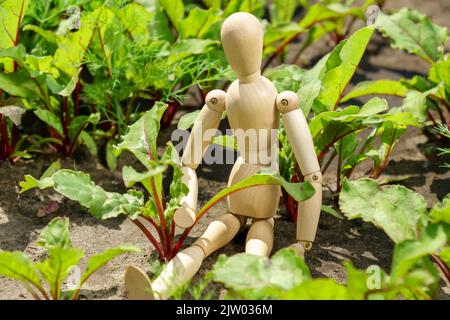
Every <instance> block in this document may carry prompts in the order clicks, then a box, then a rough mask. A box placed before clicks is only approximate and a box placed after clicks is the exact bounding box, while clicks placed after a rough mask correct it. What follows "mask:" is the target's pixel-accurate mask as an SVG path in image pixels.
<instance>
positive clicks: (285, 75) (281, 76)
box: [265, 64, 305, 103]
mask: <svg viewBox="0 0 450 320" xmlns="http://www.w3.org/2000/svg"><path fill="white" fill-rule="evenodd" d="M304 72H305V70H303V69H302V68H300V67H299V66H297V65H294V64H289V65H288V64H283V65H280V66H278V67H276V68H273V69H270V70H268V71H267V72H266V74H265V76H266V77H267V78H268V79H270V80H271V81H272V82H273V84H274V85H275V87H276V88H277V90H278V92H282V91H286V90H290V91H294V92H297V91H299V90H300V88H301V82H302V74H303V73H304ZM301 101H302V103H303V100H301Z"/></svg>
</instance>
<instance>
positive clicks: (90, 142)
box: [80, 130, 98, 156]
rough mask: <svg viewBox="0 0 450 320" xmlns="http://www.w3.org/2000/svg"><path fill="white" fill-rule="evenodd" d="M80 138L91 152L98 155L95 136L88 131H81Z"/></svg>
mask: <svg viewBox="0 0 450 320" xmlns="http://www.w3.org/2000/svg"><path fill="white" fill-rule="evenodd" d="M80 139H81V141H82V142H83V144H84V145H85V146H86V148H87V149H88V150H89V153H90V154H91V155H93V156H96V155H97V153H98V150H97V144H96V143H95V140H94V138H92V136H91V135H90V134H89V133H88V132H87V131H84V130H83V131H81V134H80Z"/></svg>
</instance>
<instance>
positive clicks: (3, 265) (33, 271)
mask: <svg viewBox="0 0 450 320" xmlns="http://www.w3.org/2000/svg"><path fill="white" fill-rule="evenodd" d="M37 244H38V245H39V246H40V247H42V248H43V249H45V251H46V256H45V257H44V258H43V259H42V260H41V261H39V262H33V261H32V260H31V259H30V258H28V257H27V256H26V255H25V254H24V253H22V252H20V251H16V252H8V251H2V252H0V275H2V276H5V277H7V278H10V279H13V280H16V281H18V282H19V283H20V284H21V285H22V286H23V287H24V288H25V289H26V290H27V291H28V292H29V293H30V294H31V296H32V297H33V298H34V299H36V300H42V299H44V300H66V299H69V300H76V299H78V298H79V296H80V290H81V289H82V287H83V285H85V284H86V281H87V280H88V279H89V278H90V277H91V276H92V275H93V274H94V273H95V272H96V271H98V269H100V268H101V267H103V266H104V265H106V264H107V263H108V262H109V261H111V260H112V259H114V258H116V257H118V256H120V255H123V254H127V253H133V252H138V248H136V247H135V246H130V245H122V246H118V247H116V248H112V249H107V250H105V251H103V252H102V253H100V254H97V255H95V256H92V257H90V258H89V260H88V262H87V268H86V270H85V271H84V273H83V274H80V278H79V279H75V280H76V281H75V283H71V285H72V287H70V288H66V287H67V286H65V281H66V280H67V278H68V277H70V276H71V274H72V272H73V269H74V267H77V266H78V264H79V263H80V261H81V259H83V257H84V251H83V250H82V249H79V248H75V247H73V246H72V242H71V240H70V235H69V219H67V218H64V219H63V218H55V219H53V220H52V221H51V222H50V223H49V224H48V225H47V226H46V227H45V228H44V230H42V232H41V234H40V236H39V238H38V240H37ZM75 274H76V273H75ZM65 288H66V290H65Z"/></svg>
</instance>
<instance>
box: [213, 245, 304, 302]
mask: <svg viewBox="0 0 450 320" xmlns="http://www.w3.org/2000/svg"><path fill="white" fill-rule="evenodd" d="M237 274H239V276H238V277H237V276H236V275H237ZM211 276H212V278H213V280H214V281H215V282H220V283H223V284H225V286H226V287H227V288H229V289H231V290H233V291H234V292H236V293H238V294H239V295H240V297H241V298H243V299H262V298H267V297H270V296H273V295H277V294H278V292H279V291H284V290H289V289H291V288H293V287H294V286H296V285H298V284H300V283H302V282H303V281H305V280H307V279H309V278H311V275H310V273H309V270H308V267H307V266H306V264H305V262H304V261H303V260H302V259H301V258H300V257H299V256H298V255H297V254H296V253H295V251H294V250H292V249H282V250H280V251H278V252H277V253H276V254H274V255H273V256H272V258H271V259H270V260H269V258H267V257H260V256H253V255H248V254H245V253H241V254H237V255H234V256H232V257H227V256H225V255H221V256H219V259H218V260H217V262H216V264H215V265H214V266H213V269H212V270H211Z"/></svg>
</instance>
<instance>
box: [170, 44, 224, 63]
mask: <svg viewBox="0 0 450 320" xmlns="http://www.w3.org/2000/svg"><path fill="white" fill-rule="evenodd" d="M218 44H219V42H218V41H214V40H209V39H184V40H178V41H177V42H176V43H175V44H174V45H173V46H172V48H171V50H170V56H169V58H168V62H169V63H175V62H177V61H179V60H181V59H184V58H186V57H190V56H192V55H200V54H204V53H205V52H208V50H210V49H211V48H212V47H213V45H218Z"/></svg>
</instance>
